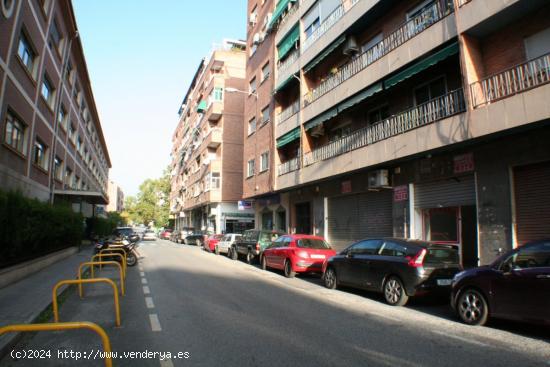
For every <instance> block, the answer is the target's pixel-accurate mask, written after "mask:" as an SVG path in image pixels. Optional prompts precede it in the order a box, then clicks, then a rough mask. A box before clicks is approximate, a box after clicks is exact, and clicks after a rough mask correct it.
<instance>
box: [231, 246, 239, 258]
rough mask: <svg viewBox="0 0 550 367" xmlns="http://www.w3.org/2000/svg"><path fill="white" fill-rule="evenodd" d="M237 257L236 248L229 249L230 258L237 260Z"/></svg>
mask: <svg viewBox="0 0 550 367" xmlns="http://www.w3.org/2000/svg"><path fill="white" fill-rule="evenodd" d="M238 258H239V254H238V253H237V249H231V259H232V260H237V259H238Z"/></svg>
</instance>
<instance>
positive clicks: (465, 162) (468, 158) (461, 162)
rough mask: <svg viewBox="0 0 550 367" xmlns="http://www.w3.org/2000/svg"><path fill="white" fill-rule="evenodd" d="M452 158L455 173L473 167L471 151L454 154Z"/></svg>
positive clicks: (469, 170) (472, 168) (467, 170)
mask: <svg viewBox="0 0 550 367" xmlns="http://www.w3.org/2000/svg"><path fill="white" fill-rule="evenodd" d="M453 160H454V172H455V173H464V172H471V171H473V170H474V169H475V166H474V154H473V153H467V154H461V155H455V157H454V158H453Z"/></svg>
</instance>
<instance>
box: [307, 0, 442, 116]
mask: <svg viewBox="0 0 550 367" xmlns="http://www.w3.org/2000/svg"><path fill="white" fill-rule="evenodd" d="M452 11H453V6H452V4H450V3H449V2H446V1H445V2H441V1H437V2H434V3H433V4H432V5H431V6H429V7H427V8H426V9H425V10H424V11H423V12H422V13H420V14H419V15H418V16H416V17H414V18H412V19H410V20H409V21H407V22H406V23H404V24H403V25H401V26H400V27H398V28H397V29H396V30H394V31H393V32H391V33H390V34H389V35H388V36H387V37H386V38H384V39H383V40H382V41H380V42H378V43H377V44H376V45H374V46H372V47H371V48H369V49H368V50H366V51H364V52H363V53H361V54H359V55H357V56H356V57H355V58H354V59H353V60H351V61H350V62H348V63H347V64H346V65H344V66H342V67H341V68H340V69H339V70H338V71H337V72H336V73H334V74H332V75H330V76H329V77H328V78H327V79H325V80H324V81H322V82H321V84H319V86H317V87H316V88H314V89H313V90H312V91H311V92H309V93H307V94H306V95H305V100H304V103H305V105H306V106H307V105H308V104H310V103H312V102H314V101H315V100H317V99H318V98H320V97H321V96H323V95H324V94H325V93H327V92H329V91H331V90H332V89H334V88H336V87H337V86H339V85H340V84H342V83H343V82H345V81H346V80H348V79H350V78H351V77H352V76H354V75H356V74H358V73H359V72H360V71H362V70H364V69H365V68H367V67H368V66H369V65H371V64H372V63H374V62H375V61H376V60H378V59H380V58H381V57H382V56H384V55H386V54H388V53H389V52H390V51H392V50H394V49H396V48H397V47H399V46H401V45H402V44H404V43H405V42H407V41H408V40H410V39H411V38H413V37H414V36H416V35H417V34H419V33H421V32H423V31H424V30H426V29H427V28H429V27H430V26H431V25H432V24H434V23H437V22H438V21H440V20H441V19H443V18H444V17H445V16H447V15H448V14H450V13H451V12H452Z"/></svg>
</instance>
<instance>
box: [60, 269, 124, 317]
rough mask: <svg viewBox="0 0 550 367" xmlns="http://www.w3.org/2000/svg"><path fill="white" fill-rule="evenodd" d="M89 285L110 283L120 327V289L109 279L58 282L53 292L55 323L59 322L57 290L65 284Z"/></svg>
mask: <svg viewBox="0 0 550 367" xmlns="http://www.w3.org/2000/svg"><path fill="white" fill-rule="evenodd" d="M88 283H108V284H110V285H111V287H112V288H113V293H114V297H115V317H116V326H120V304H119V302H118V288H117V286H116V284H115V282H113V281H112V280H111V279H108V278H96V279H71V280H62V281H60V282H57V284H56V285H55V286H54V287H53V290H52V301H53V302H52V303H53V317H54V320H55V322H59V310H58V306H57V289H58V288H59V287H60V286H62V285H64V284H88Z"/></svg>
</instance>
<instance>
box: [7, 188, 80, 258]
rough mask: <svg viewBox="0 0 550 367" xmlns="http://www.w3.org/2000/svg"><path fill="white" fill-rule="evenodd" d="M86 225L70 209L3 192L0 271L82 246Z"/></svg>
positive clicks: (65, 206) (17, 193) (78, 215)
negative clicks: (13, 265) (23, 262)
mask: <svg viewBox="0 0 550 367" xmlns="http://www.w3.org/2000/svg"><path fill="white" fill-rule="evenodd" d="M83 223H84V222H83V218H82V215H81V214H79V213H74V212H73V210H72V209H71V207H70V206H68V205H54V206H52V205H50V204H49V203H45V202H41V201H39V200H36V199H29V198H27V197H25V196H23V195H22V194H21V193H19V192H4V191H1V190H0V268H2V267H6V266H9V265H12V264H15V263H18V262H22V261H26V260H30V259H33V258H36V257H40V256H43V255H45V254H48V253H51V252H54V251H58V250H61V249H64V248H67V247H71V246H75V245H79V244H80V243H81V241H82V234H83Z"/></svg>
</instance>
